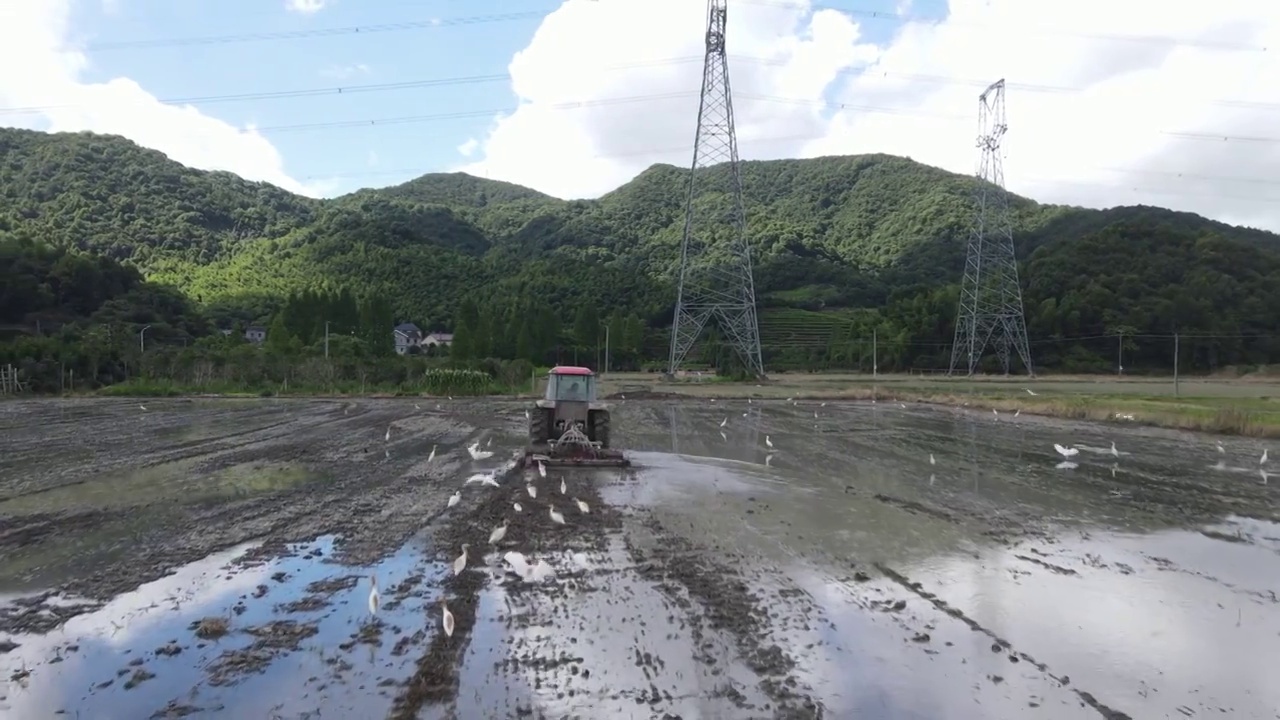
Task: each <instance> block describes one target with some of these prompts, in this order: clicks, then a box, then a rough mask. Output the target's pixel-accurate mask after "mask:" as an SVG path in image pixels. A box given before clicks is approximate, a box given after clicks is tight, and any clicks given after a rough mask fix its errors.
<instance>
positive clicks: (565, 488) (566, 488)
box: [560, 475, 569, 495]
mask: <svg viewBox="0 0 1280 720" xmlns="http://www.w3.org/2000/svg"><path fill="white" fill-rule="evenodd" d="M568 492H569V486H568V485H565V484H564V476H563V475H562V476H561V477H560V494H561V495H564V494H566V493H568Z"/></svg>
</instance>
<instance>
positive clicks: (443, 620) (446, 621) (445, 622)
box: [440, 598, 453, 637]
mask: <svg viewBox="0 0 1280 720" xmlns="http://www.w3.org/2000/svg"><path fill="white" fill-rule="evenodd" d="M440 627H442V628H444V634H445V635H447V636H449V637H453V613H451V612H449V605H448V604H447V603H446V602H445V599H444V598H440Z"/></svg>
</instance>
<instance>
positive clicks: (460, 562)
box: [453, 543, 471, 575]
mask: <svg viewBox="0 0 1280 720" xmlns="http://www.w3.org/2000/svg"><path fill="white" fill-rule="evenodd" d="M469 549H471V546H470V545H468V544H467V543H462V554H461V555H459V556H458V559H457V560H454V561H453V574H454V575H461V574H462V571H463V570H465V569H466V567H467V550H469Z"/></svg>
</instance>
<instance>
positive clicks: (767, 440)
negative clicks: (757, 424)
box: [764, 435, 773, 447]
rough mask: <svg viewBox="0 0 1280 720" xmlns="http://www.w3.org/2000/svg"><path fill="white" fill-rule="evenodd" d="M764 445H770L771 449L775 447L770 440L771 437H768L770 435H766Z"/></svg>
mask: <svg viewBox="0 0 1280 720" xmlns="http://www.w3.org/2000/svg"><path fill="white" fill-rule="evenodd" d="M764 444H765V445H768V446H769V447H773V440H770V439H769V436H768V435H765V436H764Z"/></svg>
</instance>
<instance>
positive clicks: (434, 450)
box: [427, 445, 436, 462]
mask: <svg viewBox="0 0 1280 720" xmlns="http://www.w3.org/2000/svg"><path fill="white" fill-rule="evenodd" d="M435 459H436V446H435V445H432V446H431V454H430V455H428V456H427V462H431V461H432V460H435Z"/></svg>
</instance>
